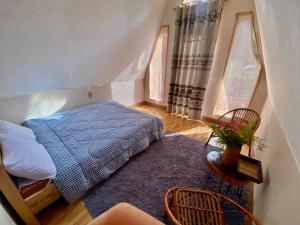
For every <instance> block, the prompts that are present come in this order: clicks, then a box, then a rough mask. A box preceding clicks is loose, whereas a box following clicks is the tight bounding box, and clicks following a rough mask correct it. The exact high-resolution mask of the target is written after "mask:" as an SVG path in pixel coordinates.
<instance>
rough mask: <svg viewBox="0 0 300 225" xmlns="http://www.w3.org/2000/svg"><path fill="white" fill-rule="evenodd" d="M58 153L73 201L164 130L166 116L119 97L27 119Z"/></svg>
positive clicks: (63, 187)
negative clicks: (132, 106) (147, 111)
mask: <svg viewBox="0 0 300 225" xmlns="http://www.w3.org/2000/svg"><path fill="white" fill-rule="evenodd" d="M24 125H25V126H27V127H29V128H31V129H32V130H33V132H34V133H35V135H36V137H37V141H38V142H39V143H41V144H43V145H44V146H45V148H46V150H47V151H48V153H49V154H50V156H51V157H52V159H53V161H54V163H55V165H56V168H57V176H56V178H55V180H54V182H55V183H56V185H57V187H58V189H59V190H60V191H61V193H62V195H63V197H64V198H65V199H66V201H68V202H69V203H73V202H75V201H76V200H78V199H80V198H81V197H82V196H83V195H84V194H85V193H86V192H87V191H88V190H89V189H91V188H92V187H94V186H95V185H96V184H98V183H99V182H100V181H103V180H105V179H107V178H108V177H109V176H110V175H111V174H112V173H114V172H115V171H116V170H117V169H119V168H120V167H122V166H123V165H124V164H125V163H126V162H127V161H128V160H129V158H130V157H132V156H134V155H135V154H137V153H139V152H141V151H143V150H145V149H146V148H147V147H148V146H149V144H150V143H151V142H152V141H154V140H157V139H159V138H160V137H161V135H162V126H163V124H162V121H161V120H160V119H159V118H157V117H155V116H152V115H148V114H145V113H142V112H139V111H136V110H134V109H130V108H127V107H124V106H122V105H121V104H119V103H117V102H113V101H108V102H104V103H98V104H93V105H88V106H85V107H81V108H77V109H74V110H71V111H67V112H62V113H56V114H53V115H52V116H49V117H44V118H38V119H31V120H27V121H25V122H24Z"/></svg>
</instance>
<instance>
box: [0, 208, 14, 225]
mask: <svg viewBox="0 0 300 225" xmlns="http://www.w3.org/2000/svg"><path fill="white" fill-rule="evenodd" d="M0 224H1V225H15V222H14V221H13V220H12V219H11V218H10V217H9V215H8V214H7V212H6V211H5V209H4V208H3V207H2V205H1V204H0Z"/></svg>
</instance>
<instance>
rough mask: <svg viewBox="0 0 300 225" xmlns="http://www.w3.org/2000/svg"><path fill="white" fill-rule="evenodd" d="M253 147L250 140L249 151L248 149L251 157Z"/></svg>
mask: <svg viewBox="0 0 300 225" xmlns="http://www.w3.org/2000/svg"><path fill="white" fill-rule="evenodd" d="M251 147H252V143H251V142H250V143H249V151H248V156H249V157H250V156H251Z"/></svg>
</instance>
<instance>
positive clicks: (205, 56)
mask: <svg viewBox="0 0 300 225" xmlns="http://www.w3.org/2000/svg"><path fill="white" fill-rule="evenodd" d="M223 3H224V2H223V0H208V1H205V2H203V1H197V2H196V3H192V4H185V5H181V6H178V7H177V16H176V30H175V39H174V47H173V56H172V70H171V81H170V89H169V97H168V112H171V113H176V114H179V115H183V116H187V117H188V118H191V119H200V117H201V111H202V104H203V100H204V93H205V90H206V85H207V81H208V77H209V73H210V69H211V65H212V60H213V56H214V49H215V43H216V39H217V34H218V30H219V23H220V20H221V12H222V9H223Z"/></svg>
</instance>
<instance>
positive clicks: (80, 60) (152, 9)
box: [0, 0, 166, 97]
mask: <svg viewBox="0 0 300 225" xmlns="http://www.w3.org/2000/svg"><path fill="white" fill-rule="evenodd" d="M165 4H166V0H121V1H120V0H91V1H85V0H76V1H72V0H56V1H53V0H43V1H38V0H30V1H11V0H3V1H1V6H0V30H1V35H0V49H1V53H0V97H7V96H17V95H22V94H28V93H32V92H39V91H48V90H55V89H65V88H73V87H79V86H87V85H96V84H103V83H110V82H113V81H124V80H134V79H139V78H142V77H143V75H144V71H145V68H146V66H147V64H148V61H149V57H150V55H151V51H152V47H153V45H154V42H155V39H156V35H157V32H158V30H159V26H160V21H161V18H162V14H163V12H164V8H165Z"/></svg>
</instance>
